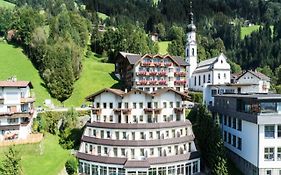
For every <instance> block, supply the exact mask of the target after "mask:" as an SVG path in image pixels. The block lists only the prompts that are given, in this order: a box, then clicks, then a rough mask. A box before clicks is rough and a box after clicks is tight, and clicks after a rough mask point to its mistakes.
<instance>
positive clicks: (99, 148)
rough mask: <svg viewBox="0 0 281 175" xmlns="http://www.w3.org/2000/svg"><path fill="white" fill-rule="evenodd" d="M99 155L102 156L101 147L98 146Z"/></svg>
mask: <svg viewBox="0 0 281 175" xmlns="http://www.w3.org/2000/svg"><path fill="white" fill-rule="evenodd" d="M98 154H99V155H100V154H101V146H98Z"/></svg>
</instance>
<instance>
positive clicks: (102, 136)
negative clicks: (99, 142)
mask: <svg viewBox="0 0 281 175" xmlns="http://www.w3.org/2000/svg"><path fill="white" fill-rule="evenodd" d="M100 135H101V138H102V139H103V138H104V131H103V130H102V131H101V134H100Z"/></svg>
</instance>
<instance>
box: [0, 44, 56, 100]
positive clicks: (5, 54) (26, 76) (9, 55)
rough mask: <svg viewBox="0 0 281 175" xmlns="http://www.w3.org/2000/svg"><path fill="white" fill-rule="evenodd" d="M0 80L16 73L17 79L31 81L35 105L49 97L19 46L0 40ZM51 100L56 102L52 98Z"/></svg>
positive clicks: (37, 74) (36, 72) (41, 81)
mask: <svg viewBox="0 0 281 175" xmlns="http://www.w3.org/2000/svg"><path fill="white" fill-rule="evenodd" d="M0 62H1V64H0V70H1V71H0V80H6V79H7V78H9V77H11V76H13V75H16V77H17V79H18V80H25V81H32V84H33V86H34V92H35V97H36V105H42V104H43V102H44V100H45V99H51V97H50V95H49V93H48V91H47V90H46V88H44V87H43V80H42V79H41V77H40V76H39V73H38V71H37V70H36V69H35V68H34V67H33V65H32V63H31V62H30V60H29V59H28V58H27V57H26V56H25V55H24V54H23V53H22V49H21V48H15V47H14V46H13V45H8V44H5V43H1V42H0ZM52 101H53V102H56V103H57V101H55V100H54V99H52Z"/></svg>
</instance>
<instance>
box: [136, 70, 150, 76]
mask: <svg viewBox="0 0 281 175" xmlns="http://www.w3.org/2000/svg"><path fill="white" fill-rule="evenodd" d="M147 74H148V72H147V71H139V72H137V75H140V76H146V75H147Z"/></svg>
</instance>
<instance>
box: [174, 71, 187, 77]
mask: <svg viewBox="0 0 281 175" xmlns="http://www.w3.org/2000/svg"><path fill="white" fill-rule="evenodd" d="M185 75H186V73H185V72H175V73H174V76H176V77H185Z"/></svg>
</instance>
